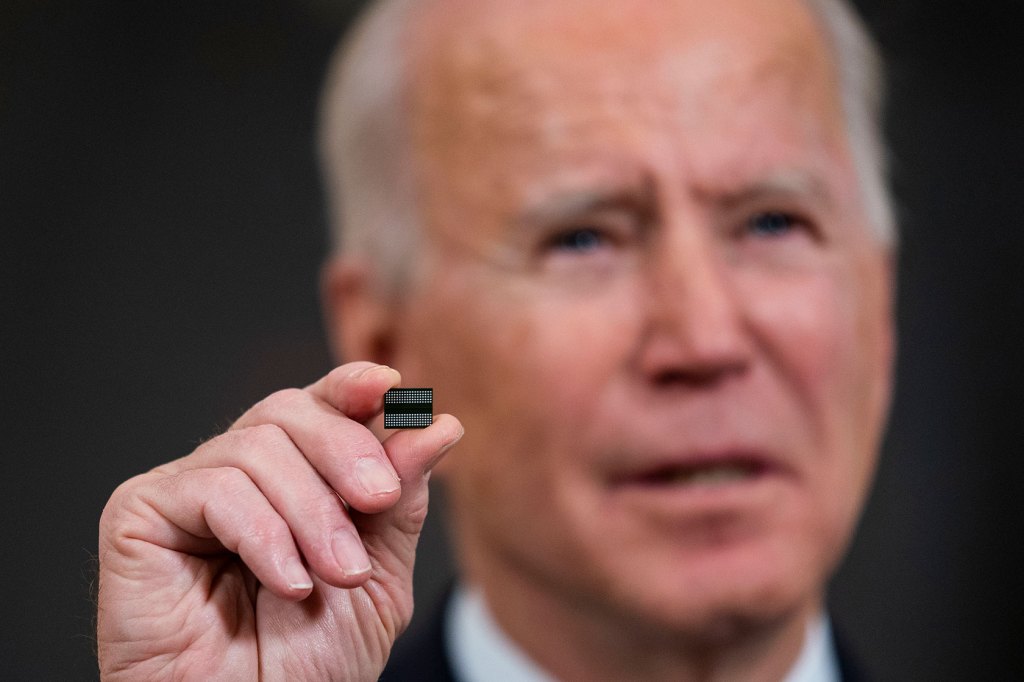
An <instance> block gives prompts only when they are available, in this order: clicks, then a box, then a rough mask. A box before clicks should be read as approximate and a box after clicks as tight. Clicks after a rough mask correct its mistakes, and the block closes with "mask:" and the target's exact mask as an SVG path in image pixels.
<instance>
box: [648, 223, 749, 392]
mask: <svg viewBox="0 0 1024 682" xmlns="http://www.w3.org/2000/svg"><path fill="white" fill-rule="evenodd" d="M654 242H655V243H653V244H652V245H651V246H652V253H651V254H649V263H648V267H647V269H646V280H647V283H648V297H647V304H646V309H645V310H646V320H645V322H646V324H645V327H644V333H643V335H642V339H641V345H640V348H639V366H640V370H641V372H642V373H643V374H644V376H645V377H646V378H647V379H648V380H649V381H651V382H652V383H654V384H656V385H658V386H675V385H683V386H687V385H688V386H699V385H708V384H714V383H717V382H720V381H723V380H725V379H727V378H728V377H732V376H737V375H739V374H742V373H744V372H746V371H747V369H748V367H749V365H750V360H751V352H752V344H753V341H752V338H751V336H750V334H749V332H748V330H747V328H746V325H745V320H744V316H743V314H742V306H741V303H742V302H741V301H740V299H739V297H738V292H737V290H736V286H735V280H734V273H733V272H731V271H730V266H729V263H728V262H726V259H725V258H724V253H723V252H722V250H721V248H719V245H717V244H716V243H715V242H714V239H713V237H712V236H710V235H707V234H703V233H701V232H700V231H698V230H695V229H692V226H690V229H688V228H687V227H679V228H678V229H677V228H671V229H666V230H665V231H664V233H663V234H661V235H660V238H659V239H656V240H654Z"/></svg>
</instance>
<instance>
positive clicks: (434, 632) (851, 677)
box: [380, 590, 870, 682]
mask: <svg viewBox="0 0 1024 682" xmlns="http://www.w3.org/2000/svg"><path fill="white" fill-rule="evenodd" d="M450 600H451V591H450V590H449V592H448V595H447V596H446V597H445V598H444V599H443V600H442V601H441V604H440V606H439V607H438V608H437V609H435V610H434V612H433V613H432V614H431V615H430V620H429V621H428V622H427V623H426V625H425V627H423V628H422V629H420V630H418V631H417V632H415V633H409V634H410V635H412V636H411V637H400V638H399V640H398V642H397V643H396V644H395V648H394V650H393V651H392V652H391V658H389V659H388V664H387V667H385V668H384V672H383V673H382V674H381V676H380V680H381V682H457V680H456V677H455V672H454V669H453V668H452V663H451V659H450V658H449V657H448V646H447V644H446V643H445V642H446V640H447V632H448V630H447V628H448V619H447V618H446V615H447V613H448V603H449V602H450ZM832 631H833V639H834V644H835V651H836V658H837V660H838V663H839V674H840V676H841V678H842V680H843V682H868V681H869V680H870V678H869V677H867V676H866V675H865V674H864V672H863V670H862V669H861V668H860V666H859V665H857V663H856V661H855V660H854V659H853V658H851V656H850V652H849V649H847V647H846V645H845V643H844V641H843V639H842V638H841V637H839V636H837V635H836V634H835V628H834V627H833V630H832Z"/></svg>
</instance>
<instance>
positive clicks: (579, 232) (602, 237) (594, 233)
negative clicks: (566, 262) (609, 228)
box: [545, 226, 613, 255]
mask: <svg viewBox="0 0 1024 682" xmlns="http://www.w3.org/2000/svg"><path fill="white" fill-rule="evenodd" d="M612 245H613V241H612V238H611V236H610V235H609V234H608V233H607V232H606V231H604V230H602V229H601V228H598V227H592V226H583V227H571V228H566V229H562V230H560V231H558V232H556V233H555V234H553V235H551V236H550V237H549V238H548V239H547V241H546V244H545V247H546V249H547V250H549V251H552V252H555V253H561V254H572V255H586V254H591V253H594V252H596V251H599V250H601V249H604V248H608V247H609V246H612Z"/></svg>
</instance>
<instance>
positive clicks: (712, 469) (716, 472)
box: [672, 464, 751, 485]
mask: <svg viewBox="0 0 1024 682" xmlns="http://www.w3.org/2000/svg"><path fill="white" fill-rule="evenodd" d="M750 475H751V471H750V469H748V468H746V467H742V466H739V465H736V464H722V465H720V466H708V467H701V468H699V469H685V470H680V471H678V472H676V473H675V475H674V476H673V477H672V481H673V482H675V483H685V484H688V485H722V484H725V483H731V482H733V481H740V480H743V479H745V478H749V477H750Z"/></svg>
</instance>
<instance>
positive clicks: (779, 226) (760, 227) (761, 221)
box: [744, 211, 807, 238]
mask: <svg viewBox="0 0 1024 682" xmlns="http://www.w3.org/2000/svg"><path fill="white" fill-rule="evenodd" d="M744 228H745V229H744V232H745V233H746V234H748V235H750V236H753V237H760V238H778V237H784V236H786V235H789V234H791V233H793V232H795V231H797V230H800V229H806V228H807V222H806V221H805V220H804V219H803V218H800V217H799V216H797V215H795V214H793V213H790V212H787V211H760V212H758V213H754V214H753V215H751V216H750V217H749V218H747V221H746V224H745V225H744Z"/></svg>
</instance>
